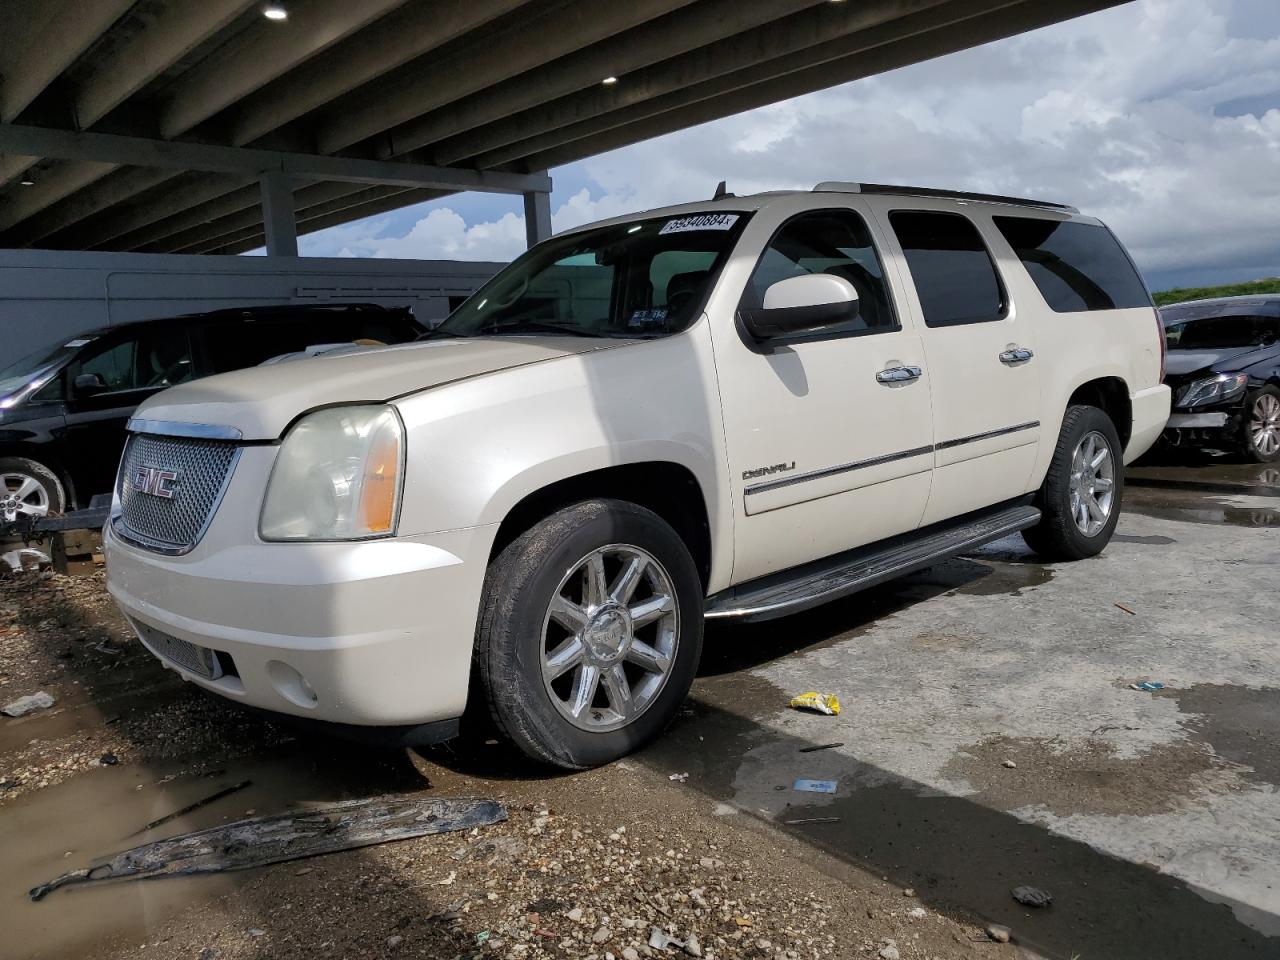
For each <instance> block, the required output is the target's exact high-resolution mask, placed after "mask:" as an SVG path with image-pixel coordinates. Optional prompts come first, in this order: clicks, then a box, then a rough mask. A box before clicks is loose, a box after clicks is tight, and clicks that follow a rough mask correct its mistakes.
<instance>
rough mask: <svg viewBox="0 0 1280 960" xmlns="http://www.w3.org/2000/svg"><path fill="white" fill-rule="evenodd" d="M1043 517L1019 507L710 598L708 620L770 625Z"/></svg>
mask: <svg viewBox="0 0 1280 960" xmlns="http://www.w3.org/2000/svg"><path fill="white" fill-rule="evenodd" d="M1039 519H1040V511H1039V510H1038V509H1036V508H1035V507H1032V506H1028V505H1026V503H1025V501H1015V503H1014V504H1013V505H1009V504H1005V505H1003V506H1002V507H998V508H996V509H993V510H985V511H980V512H978V513H970V514H966V515H965V516H963V517H958V518H957V519H955V520H949V521H946V522H945V523H943V524H934V525H932V526H929V527H925V528H923V529H921V530H916V531H913V532H912V533H909V534H904V535H903V536H900V537H894V538H893V539H892V540H888V541H884V542H882V543H878V544H872V545H870V546H868V547H861V548H859V549H857V550H850V551H848V552H846V553H841V554H837V555H836V556H834V557H828V558H827V559H825V560H818V561H815V562H814V563H807V564H805V565H804V566H801V567H797V568H796V569H794V570H787V571H785V572H784V573H781V574H771V575H770V576H767V577H761V578H760V579H759V580H753V581H751V582H749V583H743V584H739V585H738V586H736V587H732V588H730V589H729V590H725V591H722V592H721V593H717V594H715V595H714V596H711V597H708V598H707V605H706V617H707V619H709V620H719V619H728V618H736V619H739V620H771V619H773V618H774V617H784V616H787V615H788V614H792V613H798V612H800V611H801V610H807V609H809V608H810V607H816V606H818V605H819V604H823V603H826V602H827V601H829V600H835V599H837V598H839V597H844V596H847V595H849V594H851V593H856V592H857V591H859V590H865V589H867V588H868V587H874V586H875V585H877V584H880V583H884V582H885V581H886V580H892V579H894V578H895V577H900V576H902V575H904V574H907V573H911V572H912V571H914V570H920V569H922V568H924V567H928V566H932V565H933V564H935V563H937V562H938V561H940V560H945V559H947V558H948V557H954V556H956V555H957V554H960V553H964V552H965V551H966V550H972V549H973V548H974V547H980V546H982V544H984V543H990V542H991V541H992V540H999V539H1000V538H1001V537H1005V536H1008V535H1009V534H1011V533H1016V532H1017V531H1019V530H1025V529H1026V528H1027V527H1031V526H1034V525H1035V524H1036V523H1037V522H1038V521H1039Z"/></svg>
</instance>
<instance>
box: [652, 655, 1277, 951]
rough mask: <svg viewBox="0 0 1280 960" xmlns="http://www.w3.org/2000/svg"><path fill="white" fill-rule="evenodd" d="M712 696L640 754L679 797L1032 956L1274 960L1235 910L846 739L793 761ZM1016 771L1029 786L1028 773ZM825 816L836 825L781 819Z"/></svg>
mask: <svg viewBox="0 0 1280 960" xmlns="http://www.w3.org/2000/svg"><path fill="white" fill-rule="evenodd" d="M711 687H716V688H717V691H718V692H719V693H720V694H721V696H719V698H718V699H720V700H721V701H722V702H724V703H726V704H727V703H728V702H729V700H730V698H729V697H728V696H727V692H726V691H724V690H720V689H719V681H718V680H714V681H700V686H699V688H698V689H696V691H695V697H694V699H692V700H691V701H690V713H689V715H688V716H687V717H685V718H682V719H681V720H680V721H677V723H676V724H675V725H673V727H672V728H671V730H669V731H668V733H667V735H666V737H665V738H664V739H663V740H661V741H659V742H658V743H657V744H655V745H654V746H653V747H651V748H649V749H647V750H646V751H645V752H644V753H643V754H641V755H640V756H639V758H638V759H639V761H640V762H641V763H643V764H644V765H646V766H649V767H651V768H654V769H656V770H657V771H658V772H659V773H660V774H664V775H665V774H667V773H671V772H681V773H683V772H688V773H689V779H688V780H687V781H686V784H687V786H688V788H689V789H692V790H697V791H699V792H700V793H701V794H703V795H704V796H706V797H707V798H709V799H710V800H711V801H713V802H720V803H731V804H733V806H734V807H736V808H737V809H740V810H742V811H743V812H745V813H747V814H750V815H753V816H756V817H758V818H762V819H764V820H767V821H769V822H773V823H777V824H779V825H780V826H781V828H782V829H784V830H786V831H787V832H789V833H791V834H792V835H793V836H796V837H797V838H799V839H801V840H802V841H803V842H806V843H809V844H812V845H814V846H815V847H818V848H821V849H823V850H825V851H826V852H828V853H830V854H832V855H833V856H836V857H838V858H840V859H842V860H844V861H846V862H849V863H852V864H854V865H855V866H858V867H861V868H863V869H865V870H867V871H869V872H871V873H872V874H874V875H875V876H878V877H884V878H887V879H888V880H889V881H890V882H892V883H894V884H897V885H899V886H902V887H908V886H909V887H914V888H915V890H916V894H917V896H918V897H919V898H920V899H921V900H923V901H924V902H925V903H926V904H927V905H930V906H932V907H933V908H935V909H957V908H958V909H959V910H961V911H962V912H972V913H974V914H976V915H977V916H979V917H981V918H984V919H985V920H991V921H995V922H998V923H1004V924H1007V925H1009V926H1011V927H1012V928H1013V929H1014V930H1015V931H1016V932H1017V936H1018V939H1019V941H1020V942H1021V943H1022V944H1024V945H1025V946H1027V947H1029V948H1032V949H1034V950H1036V951H1038V952H1040V953H1042V954H1044V955H1045V956H1055V957H1059V956H1060V957H1064V958H1065V957H1070V956H1073V955H1078V956H1081V957H1105V958H1107V960H1150V958H1151V957H1192V956H1197V957H1198V956H1204V957H1214V958H1216V960H1236V958H1241V960H1243V958H1260V957H1264V956H1274V955H1276V948H1277V941H1276V940H1273V939H1268V938H1267V937H1266V936H1265V935H1263V934H1261V933H1259V932H1258V931H1257V930H1254V929H1251V928H1250V927H1248V926H1245V925H1244V924H1242V923H1240V922H1239V920H1238V919H1237V917H1236V915H1235V914H1233V912H1232V911H1233V909H1235V908H1237V907H1239V906H1240V905H1239V904H1236V903H1235V902H1234V901H1231V900H1229V899H1227V898H1219V901H1220V902H1211V901H1210V900H1209V899H1206V898H1205V897H1202V896H1201V895H1200V893H1199V892H1198V891H1196V890H1194V889H1193V888H1191V887H1190V886H1188V885H1187V884H1186V883H1184V882H1183V881H1181V880H1179V879H1177V878H1175V877H1172V876H1169V875H1168V874H1163V873H1159V872H1157V871H1156V870H1153V869H1151V868H1150V867H1148V866H1145V865H1142V864H1137V863H1132V862H1128V861H1125V860H1120V859H1116V858H1113V857H1110V856H1107V855H1106V854H1104V853H1102V852H1100V851H1098V850H1096V849H1094V848H1093V847H1091V846H1090V845H1088V844H1086V843H1081V842H1079V841H1076V840H1072V839H1069V838H1066V837H1063V836H1060V835H1058V834H1055V833H1052V832H1050V831H1049V830H1047V829H1045V828H1044V827H1043V826H1041V825H1038V824H1033V823H1028V822H1026V821H1024V820H1021V819H1019V818H1018V817H1017V816H1015V815H1014V814H1012V813H1008V812H1006V811H1005V810H1004V809H1002V808H1001V807H1000V806H998V805H995V806H993V805H989V804H988V803H985V802H982V798H974V797H957V796H949V795H944V794H941V793H939V792H938V791H936V790H933V789H931V788H929V787H927V786H926V785H924V784H919V783H914V782H911V781H906V780H903V779H902V778H900V777H898V776H896V775H894V774H893V773H891V772H889V771H885V770H881V769H878V768H876V767H874V766H872V765H869V764H865V763H862V762H861V761H859V760H858V759H857V753H858V750H857V744H856V743H849V744H846V745H845V747H844V748H843V749H841V750H827V751H821V752H818V753H801V752H800V748H801V747H803V746H808V745H810V741H808V740H802V739H798V738H795V737H791V736H788V735H786V734H783V733H780V732H779V731H778V730H776V729H772V728H766V727H764V726H762V725H761V724H759V723H757V722H755V721H753V720H752V719H751V718H749V717H747V716H743V715H742V714H741V712H734V711H735V710H739V711H740V708H741V707H742V706H745V705H739V707H738V708H734V707H731V706H729V707H722V706H717V705H715V704H713V703H710V702H708V700H707V698H706V694H707V691H708V689H709V688H711ZM821 719H822V718H815V722H814V724H813V726H812V736H813V737H814V738H815V739H814V740H813V741H812V742H821V739H822V737H823V733H822V726H821ZM1002 759H1003V757H1002ZM1197 763H1199V761H1197ZM1021 767H1022V763H1021V762H1019V768H1021ZM1000 772H1002V773H1016V772H1017V771H1010V770H1005V769H1004V768H1003V767H1001V768H1000ZM1117 773H1118V772H1117ZM1027 774H1028V775H1029V777H1034V776H1035V768H1034V766H1032V767H1031V769H1029V770H1028V771H1027ZM1169 776H1174V777H1176V776H1177V774H1171V771H1170V769H1169V768H1168V767H1165V766H1162V765H1161V764H1160V763H1159V762H1157V763H1155V764H1153V765H1152V767H1151V769H1150V774H1149V777H1150V781H1151V782H1150V783H1149V784H1148V786H1149V788H1150V791H1151V792H1154V793H1158V792H1159V790H1160V789H1161V784H1160V783H1159V782H1158V781H1160V780H1161V779H1162V778H1165V777H1169ZM797 777H813V778H820V779H837V780H838V781H839V783H840V786H839V789H838V792H837V793H836V794H835V795H833V796H825V795H814V794H806V793H798V792H796V791H794V790H792V789H791V784H792V783H793V782H794V780H795V779H796V778H797ZM1167 786H1168V785H1167V783H1166V784H1164V789H1166V790H1167ZM833 817H834V818H836V821H835V822H823V823H812V824H799V825H796V826H786V825H785V824H784V823H783V821H786V820H804V819H815V818H824V819H825V818H833ZM1021 884H1031V885H1033V886H1038V887H1042V888H1044V889H1047V890H1049V891H1051V892H1052V893H1054V895H1055V900H1054V904H1053V908H1052V909H1051V910H1044V911H1036V912H1031V911H1028V910H1026V909H1025V908H1022V907H1020V906H1019V905H1018V904H1017V903H1016V902H1014V901H1013V899H1012V898H1011V897H1010V895H1009V890H1010V889H1011V888H1013V887H1015V886H1019V885H1021Z"/></svg>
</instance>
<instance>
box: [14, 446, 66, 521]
mask: <svg viewBox="0 0 1280 960" xmlns="http://www.w3.org/2000/svg"><path fill="white" fill-rule="evenodd" d="M66 509H67V494H66V491H65V490H63V488H62V481H61V480H59V479H58V475H57V474H56V473H54V472H53V471H52V470H50V469H49V468H48V467H46V466H45V465H44V464H43V463H39V462H37V461H35V460H29V459H27V458H26V457H0V523H12V522H14V521H15V520H17V519H18V518H19V517H25V518H27V519H31V520H38V519H40V518H41V517H45V516H49V515H51V514H52V515H53V516H59V515H61V514H62V513H64V512H65V511H66Z"/></svg>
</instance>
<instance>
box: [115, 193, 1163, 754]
mask: <svg viewBox="0 0 1280 960" xmlns="http://www.w3.org/2000/svg"><path fill="white" fill-rule="evenodd" d="M1163 344H1164V336H1163V333H1162V332H1161V330H1160V325H1159V323H1158V321H1157V318H1156V312H1155V310H1154V309H1153V307H1152V305H1151V299H1150V297H1149V295H1148V293H1147V290H1146V288H1145V287H1144V285H1143V283H1142V281H1141V279H1140V278H1139V276H1138V274H1137V272H1136V270H1135V269H1134V267H1133V264H1132V263H1131V262H1130V260H1129V258H1128V256H1127V255H1126V253H1125V252H1124V250H1123V248H1122V247H1121V246H1120V244H1119V243H1118V242H1117V241H1116V239H1115V237H1114V236H1112V234H1111V233H1110V231H1109V230H1108V229H1107V228H1106V227H1105V226H1103V225H1102V224H1101V223H1099V222H1098V221H1097V220H1094V219H1091V218H1088V217H1084V216H1081V215H1080V214H1079V213H1078V212H1077V211H1076V210H1074V209H1073V208H1071V207H1066V206H1061V205H1057V204H1050V203H1043V202H1034V201H1027V200H1017V199H1011V198H1005V197H991V196H983V195H973V194H959V193H944V192H940V191H931V190H924V189H912V188H903V187H881V186H876V185H870V184H862V185H859V184H848V183H827V184H821V185H819V186H818V187H817V188H816V189H815V190H814V191H813V192H808V193H805V192H788V193H768V194H761V195H758V196H752V197H734V196H732V195H718V196H717V198H716V199H715V200H713V201H709V202H704V203H694V204H688V205H685V206H679V207H672V208H669V209H664V210H657V211H652V212H648V213H644V214H637V215H635V216H631V217H624V218H619V219H616V220H610V221H607V222H604V223H598V224H594V225H591V226H586V227H582V228H580V229H577V230H573V231H570V232H567V233H563V234H560V235H558V236H556V237H553V238H552V239H550V240H547V241H545V242H543V243H541V244H539V245H537V246H536V247H534V248H533V249H532V250H530V251H529V252H528V253H526V254H525V255H523V256H522V257H520V258H519V259H518V260H516V261H515V262H514V263H512V264H511V265H510V266H509V267H507V268H506V269H505V270H503V271H502V272H501V273H499V274H498V275H497V276H496V277H494V279H493V280H491V281H490V282H489V283H488V284H486V285H485V286H484V287H483V288H482V289H481V290H479V291H478V292H477V293H476V294H475V295H474V296H473V297H471V299H469V300H468V301H467V302H466V303H465V304H464V305H463V306H462V307H461V308H459V309H458V310H457V311H456V312H455V313H454V314H453V315H452V316H451V317H450V318H449V319H448V320H447V321H445V323H444V324H443V325H442V326H441V327H439V328H438V329H437V330H436V331H434V332H433V333H432V334H431V335H429V336H428V338H427V339H425V340H424V341H422V342H418V343H413V344H407V345H401V346H395V347H387V348H379V349H373V350H367V351H363V352H360V353H355V354H349V355H345V356H334V357H320V358H316V359H311V360H301V361H298V362H295V363H287V364H280V365H278V366H274V367H269V368H264V369H250V370H244V371H240V372H236V373H229V374H225V375H221V376H216V377H210V378H208V379H204V380H200V381H198V382H195V383H191V384H186V385H182V386H179V387H175V388H173V389H171V390H167V391H165V392H164V393H162V394H160V395H158V396H156V397H154V398H153V399H151V400H149V401H147V402H146V403H145V404H144V405H143V407H142V408H141V409H140V410H139V411H138V412H137V414H136V415H135V419H134V420H133V421H131V424H130V430H131V431H132V433H131V437H130V440H129V445H128V448H127V449H126V451H125V454H124V458H123V461H122V464H121V469H120V474H119V481H118V485H117V500H116V505H115V507H114V510H113V517H112V519H111V520H110V521H109V522H108V525H107V529H106V531H105V542H106V553H107V569H108V586H109V589H110V591H111V594H112V596H113V597H114V598H115V600H116V601H117V602H118V603H119V605H120V607H121V609H122V610H123V611H124V612H125V614H126V615H127V616H128V617H129V619H130V620H131V621H132V623H133V625H134V626H135V627H136V628H137V631H138V635H139V637H140V638H141V640H142V642H143V643H144V644H145V645H146V646H147V647H148V648H149V649H150V650H151V651H152V652H153V653H155V654H156V655H157V656H158V657H160V658H161V659H162V660H163V661H164V662H165V663H166V664H168V665H169V666H171V667H173V668H174V669H176V670H177V671H179V672H180V673H181V675H182V676H183V677H185V678H186V679H188V680H190V681H192V682H194V683H197V684H199V685H200V686H202V687H205V688H207V689H208V690H211V691H213V692H215V693H218V694H220V695H222V696H225V697H227V698H229V699H231V700H235V701H238V702H240V703H243V704H247V705H251V706H254V707H259V708H264V709H266V710H270V711H276V712H278V713H283V714H291V715H294V716H296V717H304V718H314V719H316V720H320V721H325V722H327V723H329V724H332V725H335V726H336V727H339V728H345V729H346V730H347V731H348V732H351V731H352V729H353V728H354V729H355V731H356V732H359V733H362V734H364V735H366V736H370V737H377V738H380V739H383V740H387V739H390V740H392V741H396V742H405V743H414V742H418V743H420V742H425V741H429V740H433V739H440V738H443V737H447V736H450V735H452V734H453V733H454V732H456V730H457V729H458V723H459V718H460V717H462V715H463V712H464V709H468V708H471V709H479V710H484V709H488V710H489V711H490V712H491V714H492V716H493V718H494V719H495V720H496V722H497V723H498V725H499V727H500V728H501V729H502V730H503V731H504V732H505V733H506V734H507V735H508V736H509V737H510V738H511V739H512V740H514V741H515V742H516V743H517V744H518V745H519V746H520V748H522V749H523V750H524V751H525V752H526V753H528V754H529V755H531V756H533V757H535V758H538V759H540V760H543V761H547V762H549V763H552V764H558V765H560V766H563V767H570V768H577V767H586V766H590V765H593V764H599V763H603V762H606V761H609V760H612V759H614V758H616V757H619V756H621V755H623V754H625V753H627V752H628V751H631V750H634V749H635V748H637V747H638V746H640V745H641V744H643V743H645V742H646V741H648V740H649V739H651V738H652V737H654V736H656V735H657V734H658V733H659V732H660V731H661V730H662V728H663V727H664V726H665V725H666V724H667V722H668V721H669V720H670V719H671V717H672V716H673V715H674V714H675V712H676V710H677V708H678V706H679V704H680V702H681V700H682V699H683V698H684V697H685V695H686V693H687V691H688V689H689V685H690V682H691V681H692V679H693V677H694V673H695V671H696V670H697V667H698V659H699V654H700V651H701V644H702V632H703V621H704V619H705V618H722V619H734V618H737V619H751V618H757V619H759V618H767V617H776V616H782V615H785V614H788V613H791V612H793V611H797V610H802V609H805V608H806V607H810V606H812V605H815V604H818V603H822V602H824V601H826V600H829V599H832V598H835V597H840V596H844V595H846V594H848V593H850V592H852V591H855V590H858V589H860V588H863V587H866V586H868V585H871V584H874V583H878V582H881V581H883V580H885V579H887V578H890V577H894V576H897V575H900V574H902V573H905V572H907V571H911V570H915V569H918V568H921V567H924V566H927V565H929V564H932V563H935V562H937V561H938V560H940V559H942V558H944V557H947V556H950V555H954V554H956V553H958V552H961V551H964V550H967V549H971V548H972V547H974V546H976V545H978V544H980V543H983V542H986V541H990V540H993V539H996V538H998V537H1003V536H1005V535H1007V534H1009V533H1011V532H1013V531H1019V530H1020V531H1022V534H1023V536H1024V537H1025V538H1026V540H1027V542H1028V543H1029V544H1030V545H1031V546H1032V547H1033V548H1035V549H1036V550H1037V551H1039V552H1040V553H1042V554H1044V555H1045V556H1046V557H1049V558H1052V559H1055V560H1057V559H1077V558H1083V557H1088V556H1091V555H1093V554H1096V553H1098V552H1099V551H1100V550H1101V549H1102V548H1103V547H1104V546H1105V545H1106V543H1107V541H1108V540H1109V538H1110V537H1111V534H1112V531H1113V530H1114V529H1115V525H1116V520H1117V517H1118V515H1119V512H1120V502H1121V492H1122V487H1123V476H1124V472H1123V464H1124V463H1125V462H1128V461H1130V460H1132V459H1133V458H1134V457H1136V456H1138V455H1139V454H1141V453H1142V452H1143V451H1145V450H1146V449H1147V448H1148V447H1149V446H1150V445H1151V444H1152V442H1153V441H1154V440H1155V439H1156V438H1157V436H1159V434H1160V431H1161V429H1162V428H1163V426H1164V424H1165V420H1166V418H1167V416H1168V413H1169V390H1168V388H1167V387H1165V386H1163V385H1162V383H1161V380H1162V371H1161V366H1162V363H1163ZM469 691H472V696H473V697H474V698H475V699H476V700H478V701H481V702H479V703H471V704H469V703H468V693H469Z"/></svg>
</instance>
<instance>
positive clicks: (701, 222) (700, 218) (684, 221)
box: [658, 213, 738, 236]
mask: <svg viewBox="0 0 1280 960" xmlns="http://www.w3.org/2000/svg"><path fill="white" fill-rule="evenodd" d="M737 222H738V215H737V214H736V213H700V214H698V215H697V216H693V217H680V218H678V219H676V220H668V221H667V222H666V223H664V224H663V225H662V229H661V230H659V231H658V235H659V236H661V235H662V234H664V233H686V232H688V231H689V230H728V229H729V228H731V227H732V226H733V225H734V224H735V223H737Z"/></svg>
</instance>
